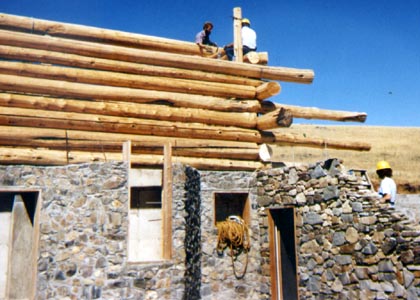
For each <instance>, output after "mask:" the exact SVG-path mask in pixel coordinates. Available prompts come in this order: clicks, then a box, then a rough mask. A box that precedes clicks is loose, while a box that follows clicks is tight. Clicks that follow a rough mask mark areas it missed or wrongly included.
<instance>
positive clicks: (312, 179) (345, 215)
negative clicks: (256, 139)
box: [257, 160, 420, 300]
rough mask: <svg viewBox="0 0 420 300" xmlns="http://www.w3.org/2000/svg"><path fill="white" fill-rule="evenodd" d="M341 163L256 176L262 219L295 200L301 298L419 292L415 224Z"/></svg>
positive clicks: (412, 295) (419, 246)
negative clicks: (346, 170) (347, 171)
mask: <svg viewBox="0 0 420 300" xmlns="http://www.w3.org/2000/svg"><path fill="white" fill-rule="evenodd" d="M341 168H342V166H341V165H340V163H339V162H338V161H337V160H329V161H327V162H326V163H319V164H314V165H309V166H285V167H284V168H281V169H272V170H267V171H261V172H259V173H258V175H257V181H258V182H257V185H258V186H257V190H258V198H257V199H258V200H257V201H258V203H259V207H260V210H259V211H260V218H261V219H262V220H264V219H266V218H267V214H268V212H267V211H268V210H269V208H273V207H285V206H290V205H292V206H295V207H296V210H295V211H296V222H297V224H296V225H297V228H296V231H297V232H296V238H297V244H298V253H297V254H298V278H299V292H300V299H413V300H414V299H419V296H420V289H419V286H420V231H419V229H420V228H419V226H418V225H417V224H414V223H411V222H410V221H408V220H407V218H406V217H405V216H404V215H401V214H399V213H397V212H396V211H395V210H394V209H390V208H388V207H387V205H385V204H379V202H378V198H377V196H376V194H374V193H372V191H371V190H370V188H369V185H368V183H367V182H363V181H362V180H361V178H360V177H355V176H354V175H349V174H346V173H345V172H343V171H342V169H341ZM262 208H265V209H264V210H263V209H262ZM264 223H265V222H264V221H261V224H262V225H261V233H262V237H261V240H266V239H267V231H266V230H264V229H265V228H264V226H263V224H264ZM264 250H268V249H262V252H265V253H268V251H264ZM267 280H268V279H267Z"/></svg>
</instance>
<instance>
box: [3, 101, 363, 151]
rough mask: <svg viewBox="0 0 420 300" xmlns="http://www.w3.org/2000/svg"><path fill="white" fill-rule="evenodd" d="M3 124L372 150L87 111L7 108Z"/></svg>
mask: <svg viewBox="0 0 420 300" xmlns="http://www.w3.org/2000/svg"><path fill="white" fill-rule="evenodd" d="M0 125H12V126H25V127H30V126H33V127H47V128H56V129H71V130H86V131H98V132H114V133H128V134H142V135H158V136H171V137H183V138H191V137H193V138H199V139H212V140H226V141H242V142H251V143H258V144H288V145H289V144H296V145H300V146H307V147H316V148H325V147H326V146H327V145H328V147H329V148H333V149H348V150H357V151H367V150H370V145H369V144H366V143H357V142H352V143H348V142H346V143H345V142H340V141H333V140H323V139H316V138H306V137H305V138H303V137H300V136H297V135H292V134H283V133H274V132H266V131H258V130H252V129H244V128H238V127H233V126H230V127H220V126H209V125H201V124H194V123H181V122H178V123H174V122H166V121H151V120H139V119H134V118H121V117H109V116H101V117H98V116H96V115H88V114H76V113H64V112H52V111H41V110H36V111H34V110H30V109H23V108H4V109H2V110H1V111H0Z"/></svg>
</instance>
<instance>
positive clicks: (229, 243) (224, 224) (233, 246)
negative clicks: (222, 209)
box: [216, 216, 251, 279]
mask: <svg viewBox="0 0 420 300" xmlns="http://www.w3.org/2000/svg"><path fill="white" fill-rule="evenodd" d="M216 227H217V231H218V236H217V253H218V254H221V253H223V250H224V249H225V248H226V247H229V248H230V257H231V259H232V268H233V274H234V275H235V277H236V278H237V279H241V278H243V277H244V276H245V273H246V269H247V267H248V252H249V249H250V248H251V245H250V240H249V229H248V226H247V225H246V223H245V221H244V220H243V219H242V218H241V217H239V216H229V217H228V218H227V219H226V221H221V222H217V224H216ZM242 252H243V253H244V254H245V255H246V257H245V260H246V261H245V267H244V270H243V271H242V273H241V274H240V275H238V273H237V271H236V268H235V260H237V258H238V256H239V255H240V254H241V253H242Z"/></svg>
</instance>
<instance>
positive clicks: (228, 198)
mask: <svg viewBox="0 0 420 300" xmlns="http://www.w3.org/2000/svg"><path fill="white" fill-rule="evenodd" d="M214 201H215V210H214V211H215V224H216V223H217V222H221V221H225V220H226V219H227V218H228V217H229V216H239V217H241V218H242V219H243V220H244V221H245V223H246V224H250V209H249V201H248V193H215V194H214Z"/></svg>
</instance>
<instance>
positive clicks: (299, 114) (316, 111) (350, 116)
mask: <svg viewBox="0 0 420 300" xmlns="http://www.w3.org/2000/svg"><path fill="white" fill-rule="evenodd" d="M280 107H284V108H286V109H288V110H289V111H291V113H292V115H293V118H302V119H318V120H329V121H340V122H361V123H363V122H365V121H366V118H367V114H366V113H364V112H350V111H341V110H328V109H320V108H316V107H303V106H296V105H288V104H278V103H273V102H270V101H263V102H261V112H264V113H267V112H270V111H273V110H276V109H278V108H280Z"/></svg>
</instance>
